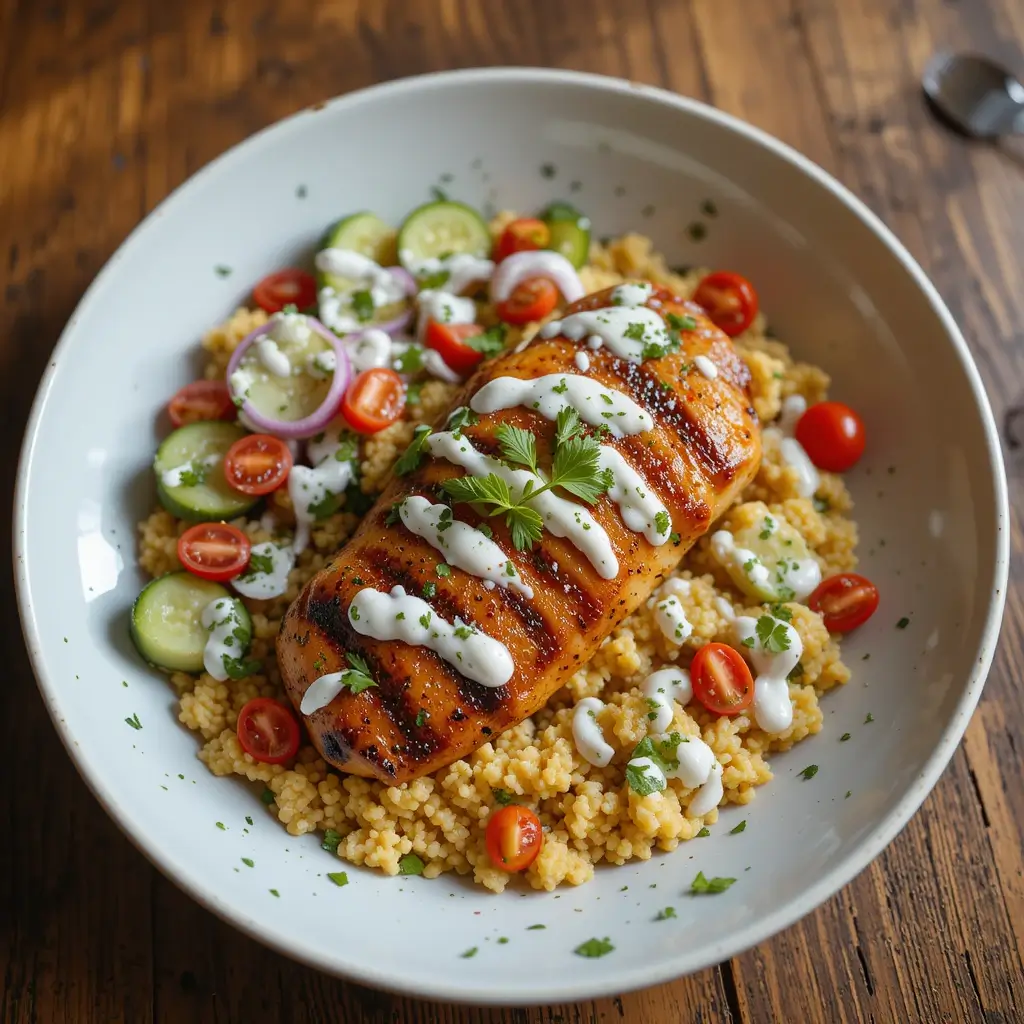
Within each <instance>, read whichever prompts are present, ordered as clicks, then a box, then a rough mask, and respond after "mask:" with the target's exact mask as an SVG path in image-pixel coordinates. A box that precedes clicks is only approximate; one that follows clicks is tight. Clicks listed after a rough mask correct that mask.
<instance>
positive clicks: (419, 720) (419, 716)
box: [416, 708, 430, 728]
mask: <svg viewBox="0 0 1024 1024" xmlns="http://www.w3.org/2000/svg"><path fill="white" fill-rule="evenodd" d="M429 717H430V712H429V711H426V710H424V709H423V708H420V710H419V711H417V712H416V726H417V728H422V727H423V726H424V725H426V724H427V719H428V718H429Z"/></svg>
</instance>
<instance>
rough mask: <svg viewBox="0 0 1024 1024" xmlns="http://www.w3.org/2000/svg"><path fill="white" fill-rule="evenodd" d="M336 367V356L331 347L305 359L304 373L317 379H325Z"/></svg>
mask: <svg viewBox="0 0 1024 1024" xmlns="http://www.w3.org/2000/svg"><path fill="white" fill-rule="evenodd" d="M337 368H338V356H337V354H336V353H335V351H334V349H333V348H328V349H324V351H323V352H316V353H314V354H313V355H311V356H309V357H307V359H306V373H308V374H309V375H310V376H311V377H315V378H316V379H317V380H325V379H326V378H327V377H329V376H330V375H331V374H332V373H334V371H335V370H336V369H337Z"/></svg>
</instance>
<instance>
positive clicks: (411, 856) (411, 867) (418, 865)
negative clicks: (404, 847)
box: [398, 853, 426, 875]
mask: <svg viewBox="0 0 1024 1024" xmlns="http://www.w3.org/2000/svg"><path fill="white" fill-rule="evenodd" d="M425 866H426V865H425V864H424V863H423V860H422V858H420V857H418V856H417V855H416V854H415V853H407V854H406V855H405V856H404V857H402V858H401V859H400V860H399V862H398V873H399V874H400V875H422V874H423V868H424V867H425Z"/></svg>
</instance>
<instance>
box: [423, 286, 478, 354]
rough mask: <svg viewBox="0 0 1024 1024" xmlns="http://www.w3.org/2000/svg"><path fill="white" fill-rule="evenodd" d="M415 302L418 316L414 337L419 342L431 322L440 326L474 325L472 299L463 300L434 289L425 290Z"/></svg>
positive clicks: (474, 307) (474, 317)
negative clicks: (434, 321)
mask: <svg viewBox="0 0 1024 1024" xmlns="http://www.w3.org/2000/svg"><path fill="white" fill-rule="evenodd" d="M417 302H418V303H419V316H418V318H417V320H416V336H417V338H419V340H420V341H423V338H424V336H425V335H426V333H427V324H428V323H429V322H430V321H431V320H436V321H437V322H438V323H440V324H472V323H476V303H475V302H474V301H473V300H472V299H463V298H460V297H459V296H458V295H452V294H451V293H450V292H442V291H438V289H436V288H425V289H424V290H423V291H421V292H420V293H419V295H418V296H417Z"/></svg>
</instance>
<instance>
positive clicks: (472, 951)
mask: <svg viewBox="0 0 1024 1024" xmlns="http://www.w3.org/2000/svg"><path fill="white" fill-rule="evenodd" d="M476 954H477V947H476V946H470V947H469V949H467V950H466V952H465V953H460V954H459V956H460V957H461V958H462V959H463V960H469V959H470V957H474V956H476Z"/></svg>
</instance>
